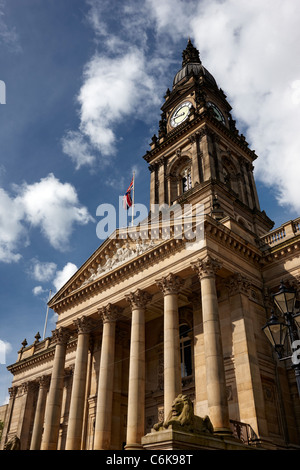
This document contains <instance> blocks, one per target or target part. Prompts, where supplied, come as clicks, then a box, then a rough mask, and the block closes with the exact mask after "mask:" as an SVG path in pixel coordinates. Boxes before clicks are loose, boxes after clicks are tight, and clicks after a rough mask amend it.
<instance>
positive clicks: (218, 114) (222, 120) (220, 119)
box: [207, 103, 225, 124]
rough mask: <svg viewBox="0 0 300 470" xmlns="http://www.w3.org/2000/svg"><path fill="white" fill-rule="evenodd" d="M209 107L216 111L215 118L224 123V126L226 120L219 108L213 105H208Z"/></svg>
mask: <svg viewBox="0 0 300 470" xmlns="http://www.w3.org/2000/svg"><path fill="white" fill-rule="evenodd" d="M207 106H209V107H210V108H212V109H213V110H214V116H215V118H216V119H217V120H218V121H220V122H222V124H225V118H224V116H223V114H222V113H221V111H220V110H219V108H218V107H217V106H216V105H215V104H213V103H207Z"/></svg>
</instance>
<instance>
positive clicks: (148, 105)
mask: <svg viewBox="0 0 300 470" xmlns="http://www.w3.org/2000/svg"><path fill="white" fill-rule="evenodd" d="M299 14H300V4H299V2H298V1H297V0H289V1H288V2H286V1H284V0H272V1H269V0H264V1H263V2H261V0H259V1H258V0H253V1H252V2H248V1H246V0H245V1H243V0H223V1H218V0H210V1H208V0H198V1H195V0H185V1H182V0H164V1H163V2H161V1H158V0H138V1H137V0H128V1H127V0H125V1H117V0H111V1H107V0H102V1H98V0H59V1H57V0H0V64H1V65H0V80H2V81H3V82H4V83H5V85H6V103H5V104H1V105H0V276H1V287H0V301H1V312H0V341H2V345H3V344H5V355H4V356H5V358H3V354H2V361H0V362H3V363H2V364H0V404H2V403H4V402H6V400H7V395H8V394H7V389H8V387H9V386H10V384H11V380H12V376H11V374H10V373H8V372H7V371H6V366H7V365H9V364H11V363H13V362H15V360H16V358H17V351H18V350H19V349H20V347H21V342H22V341H23V339H24V338H26V339H27V341H28V343H29V344H30V343H32V342H33V341H34V336H35V334H36V333H37V331H39V332H40V333H41V334H42V333H43V328H44V321H45V315H46V301H47V298H48V295H49V291H50V289H51V291H52V293H54V292H56V290H57V289H59V287H60V286H61V285H62V284H63V283H64V282H66V281H67V279H68V278H69V277H70V276H71V275H72V274H73V273H74V271H75V270H76V269H77V268H79V267H80V266H81V264H82V263H83V262H84V261H85V260H86V259H87V258H88V257H89V256H90V255H91V254H92V253H93V252H94V250H95V249H96V248H97V247H98V246H99V244H100V243H101V240H99V239H98V238H97V235H96V225H97V216H96V209H97V207H98V205H99V204H101V203H110V204H114V205H117V204H118V198H119V196H120V195H122V194H123V193H124V191H125V190H126V189H127V186H128V184H129V182H130V179H131V176H132V172H133V171H135V172H136V192H135V195H136V200H137V201H138V202H140V203H143V204H147V205H148V201H149V200H148V197H149V180H150V173H149V171H148V168H147V164H146V162H145V161H144V160H143V159H142V156H143V155H144V154H145V152H146V151H147V150H148V149H149V142H150V140H151V137H152V135H153V134H154V133H156V132H157V129H158V121H159V119H160V106H161V105H162V103H163V96H164V94H165V91H166V89H167V88H168V87H170V88H171V86H172V80H173V77H174V75H175V73H176V72H177V71H178V70H179V69H180V67H181V53H182V50H183V49H184V48H185V46H186V43H187V39H188V37H189V36H190V37H191V39H192V41H193V43H194V44H195V46H196V47H197V48H198V49H199V51H200V56H201V59H202V62H203V64H204V66H205V67H206V68H208V70H209V71H210V72H211V73H212V74H213V75H214V77H215V78H216V80H217V82H218V84H219V86H220V87H221V88H222V89H223V90H224V91H225V93H226V94H227V97H228V100H229V101H230V103H231V104H232V107H233V116H234V118H235V119H236V120H237V127H238V128H239V129H240V131H241V132H243V133H244V134H245V135H246V137H247V140H248V142H249V144H250V146H251V148H253V149H255V150H256V153H257V154H258V155H259V158H258V160H257V161H256V162H255V175H256V181H257V186H258V191H259V196H260V201H261V207H262V209H264V210H266V212H267V214H268V215H269V217H270V218H271V219H272V220H274V221H275V225H276V226H279V225H280V224H281V223H283V222H284V221H287V220H290V219H293V218H296V217H298V216H299V215H300V198H299V182H298V181H299V170H300V159H299V150H298V149H299V148H300V146H299V144H300V142H299V139H300V135H299V129H298V127H299V122H300V119H299V118H300V109H299V105H300V64H299V58H298V48H299V46H298V45H299V44H300V32H299V27H298V18H299ZM0 97H1V95H0ZM54 327H55V323H54V319H53V312H50V313H49V322H48V328H47V335H50V334H51V330H52V329H54ZM0 359H1V355H0Z"/></svg>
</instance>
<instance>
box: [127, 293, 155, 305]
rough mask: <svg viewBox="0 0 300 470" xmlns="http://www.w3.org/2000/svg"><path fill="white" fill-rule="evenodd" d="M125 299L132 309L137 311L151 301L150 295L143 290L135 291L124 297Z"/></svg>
mask: <svg viewBox="0 0 300 470" xmlns="http://www.w3.org/2000/svg"><path fill="white" fill-rule="evenodd" d="M125 298H126V300H127V302H129V303H130V306H131V308H132V309H137V308H145V307H146V305H147V303H149V302H150V301H151V299H152V295H151V294H149V293H148V292H146V291H144V290H141V289H137V290H136V291H135V292H131V293H130V294H127V295H125Z"/></svg>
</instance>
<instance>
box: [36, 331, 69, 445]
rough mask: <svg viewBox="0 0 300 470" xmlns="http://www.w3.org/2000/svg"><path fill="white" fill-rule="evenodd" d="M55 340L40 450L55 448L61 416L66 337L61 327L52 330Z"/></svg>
mask: <svg viewBox="0 0 300 470" xmlns="http://www.w3.org/2000/svg"><path fill="white" fill-rule="evenodd" d="M54 338H55V340H56V341H57V344H56V348H55V355H54V362H53V370H52V377H51V382H50V390H49V395H48V400H47V406H46V413H45V429H44V436H43V441H42V447H41V448H42V450H56V448H57V440H58V433H59V424H60V417H61V405H62V395H63V386H64V367H65V356H66V350H67V338H68V335H67V334H66V332H65V330H64V329H63V328H60V329H59V330H55V331H54Z"/></svg>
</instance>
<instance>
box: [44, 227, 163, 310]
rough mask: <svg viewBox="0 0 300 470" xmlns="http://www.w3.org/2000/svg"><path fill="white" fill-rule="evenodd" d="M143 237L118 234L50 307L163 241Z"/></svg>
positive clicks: (61, 291)
mask: <svg viewBox="0 0 300 470" xmlns="http://www.w3.org/2000/svg"><path fill="white" fill-rule="evenodd" d="M140 235H141V234H140V233H138V236H137V237H134V236H133V234H131V235H130V236H128V233H127V231H126V230H117V231H115V232H114V233H113V234H112V235H111V236H110V237H109V238H107V239H106V240H105V241H104V242H103V243H102V244H101V245H100V246H99V248H98V249H97V250H96V251H95V252H94V253H93V254H92V256H91V257H90V258H89V259H88V260H87V261H86V262H85V263H84V264H83V265H82V266H81V267H80V268H79V269H78V271H77V272H76V273H75V274H74V275H73V276H72V277H71V278H70V279H69V281H68V282H67V283H66V284H65V285H64V286H63V287H62V288H61V289H60V290H59V291H58V292H57V293H56V294H55V295H54V297H52V299H51V300H50V302H49V306H50V307H53V305H54V304H56V303H57V302H60V301H61V300H63V299H65V298H66V297H68V296H70V295H72V294H73V293H75V292H78V291H80V290H81V289H83V288H85V287H86V286H88V285H91V284H93V283H95V282H97V281H98V280H99V279H101V278H102V277H103V276H106V275H107V274H110V273H111V272H113V271H114V270H117V269H118V268H120V267H122V266H124V265H126V264H127V263H130V262H131V261H133V260H135V259H137V258H139V257H140V256H142V255H143V254H144V253H146V252H148V251H149V250H151V249H153V248H155V247H156V246H158V245H159V244H160V243H162V239H143V238H141V236H140Z"/></svg>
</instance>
